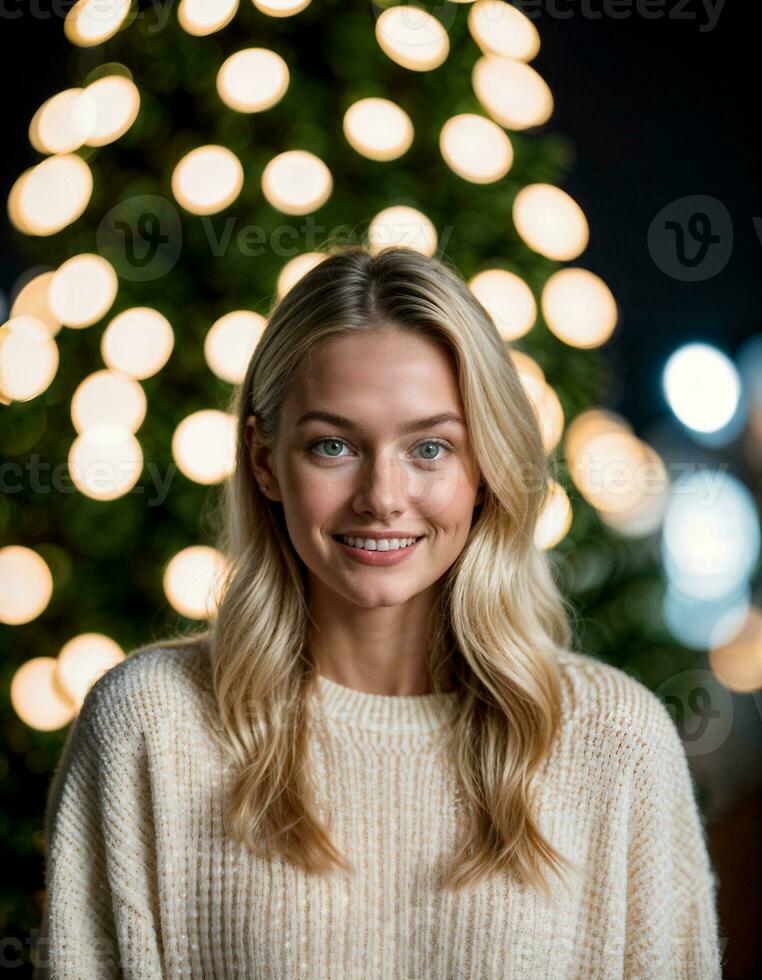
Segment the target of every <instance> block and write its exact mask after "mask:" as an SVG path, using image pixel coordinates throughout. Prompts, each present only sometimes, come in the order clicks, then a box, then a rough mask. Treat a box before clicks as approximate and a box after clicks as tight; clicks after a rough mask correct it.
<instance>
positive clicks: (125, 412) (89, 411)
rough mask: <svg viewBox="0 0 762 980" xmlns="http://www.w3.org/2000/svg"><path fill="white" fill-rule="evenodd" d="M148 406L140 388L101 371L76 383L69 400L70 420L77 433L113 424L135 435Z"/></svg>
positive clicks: (118, 373)
mask: <svg viewBox="0 0 762 980" xmlns="http://www.w3.org/2000/svg"><path fill="white" fill-rule="evenodd" d="M147 407H148V403H147V400H146V395H145V392H144V391H143V388H142V386H141V385H140V384H139V383H138V382H137V381H135V379H134V378H131V377H130V376H129V375H127V374H124V373H123V372H122V371H113V370H111V369H110V368H104V369H103V370H100V371H94V372H93V373H92V374H89V375H88V376H87V377H86V378H84V379H83V380H82V381H80V383H79V385H78V386H77V389H76V391H75V392H74V395H73V396H72V400H71V420H72V423H73V425H74V428H75V429H76V430H77V432H84V431H85V430H86V429H91V428H93V427H94V426H96V425H113V426H117V427H119V428H122V429H126V430H127V431H128V432H137V430H138V429H139V428H140V426H141V425H142V424H143V420H144V419H145V416H146V410H147Z"/></svg>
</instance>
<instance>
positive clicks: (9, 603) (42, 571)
mask: <svg viewBox="0 0 762 980" xmlns="http://www.w3.org/2000/svg"><path fill="white" fill-rule="evenodd" d="M52 595H53V576H52V575H51V573H50V569H49V568H48V565H47V562H46V561H45V559H44V558H43V557H42V556H41V555H38V554H37V552H36V551H32V549H31V548H25V547H23V546H22V545H18V544H10V545H7V546H6V547H5V548H0V623H5V624H6V625H8V626H21V625H22V624H23V623H29V622H31V621H32V620H33V619H36V618H37V617H38V616H39V615H40V613H41V612H43V611H44V610H45V608H46V607H47V605H48V603H49V602H50V597H51V596H52Z"/></svg>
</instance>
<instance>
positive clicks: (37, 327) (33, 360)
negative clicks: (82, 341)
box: [0, 316, 60, 402]
mask: <svg viewBox="0 0 762 980" xmlns="http://www.w3.org/2000/svg"><path fill="white" fill-rule="evenodd" d="M59 360H60V355H59V353H58V345H57V344H56V342H55V340H54V339H53V337H51V335H50V331H49V330H48V328H47V326H46V325H45V324H44V323H43V322H42V321H41V320H38V319H37V318H36V317H33V316H15V317H12V318H11V319H10V320H8V321H6V322H5V323H4V324H3V325H2V326H1V327H0V395H1V396H2V398H3V399H4V400H5V401H6V402H11V401H17V402H26V401H30V400H31V399H32V398H36V397H37V395H40V394H42V392H43V391H45V390H46V389H47V388H48V387H49V386H50V384H51V382H52V380H53V378H54V377H55V376H56V372H57V371H58V365H59Z"/></svg>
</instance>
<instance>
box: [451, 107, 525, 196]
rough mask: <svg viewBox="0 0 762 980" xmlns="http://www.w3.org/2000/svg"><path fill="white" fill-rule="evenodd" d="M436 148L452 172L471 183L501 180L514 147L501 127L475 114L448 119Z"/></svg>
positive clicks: (463, 114) (506, 171)
mask: <svg viewBox="0 0 762 980" xmlns="http://www.w3.org/2000/svg"><path fill="white" fill-rule="evenodd" d="M439 151H440V153H441V154H442V156H443V157H444V159H445V162H446V163H447V165H448V166H449V167H450V169H451V170H452V171H454V173H456V174H457V175H458V176H459V177H462V178H463V179H464V180H470V181H471V182H472V183H474V184H491V183H494V182H495V181H496V180H500V178H501V177H505V175H506V174H507V173H508V171H509V170H510V169H511V166H512V164H513V146H512V145H511V141H510V140H509V139H508V137H507V136H506V135H505V133H504V132H503V130H502V129H501V128H500V127H499V126H497V125H495V123H493V122H492V120H491V119H486V118H485V117H484V116H477V115H475V114H474V113H467V112H466V113H462V114H461V115H459V116H453V117H452V118H450V119H448V120H447V122H446V123H445V124H444V126H443V127H442V130H441V132H440V134H439Z"/></svg>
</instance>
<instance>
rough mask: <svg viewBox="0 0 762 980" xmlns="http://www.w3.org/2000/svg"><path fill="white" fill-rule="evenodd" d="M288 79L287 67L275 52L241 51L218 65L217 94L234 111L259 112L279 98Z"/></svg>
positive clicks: (253, 49) (261, 50)
mask: <svg viewBox="0 0 762 980" xmlns="http://www.w3.org/2000/svg"><path fill="white" fill-rule="evenodd" d="M289 78H290V76H289V71H288V65H287V64H286V62H285V61H284V60H283V58H281V56H280V55H279V54H276V53H275V51H270V50H269V49H268V48H244V49H243V50H242V51H236V52H235V54H231V55H230V57H229V58H226V59H225V61H224V62H223V63H222V66H221V67H220V70H219V72H218V73H217V92H218V94H219V96H220V98H221V99H222V101H223V102H224V103H225V104H226V105H228V106H230V108H231V109H235V110H236V112H263V111H264V110H265V109H269V108H271V106H274V105H275V104H276V103H277V102H279V101H280V100H281V99H282V98H283V96H284V95H285V93H286V90H287V88H288V83H289Z"/></svg>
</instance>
